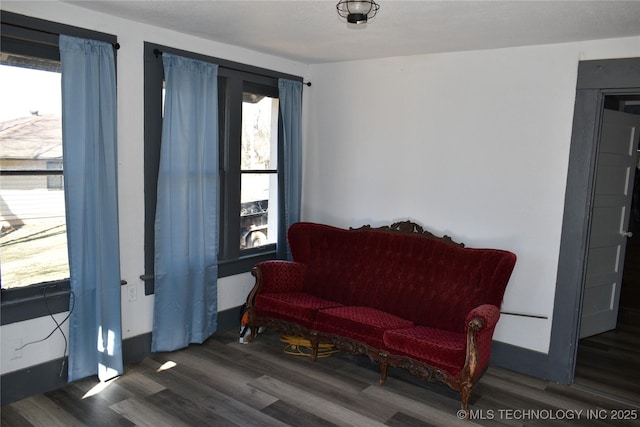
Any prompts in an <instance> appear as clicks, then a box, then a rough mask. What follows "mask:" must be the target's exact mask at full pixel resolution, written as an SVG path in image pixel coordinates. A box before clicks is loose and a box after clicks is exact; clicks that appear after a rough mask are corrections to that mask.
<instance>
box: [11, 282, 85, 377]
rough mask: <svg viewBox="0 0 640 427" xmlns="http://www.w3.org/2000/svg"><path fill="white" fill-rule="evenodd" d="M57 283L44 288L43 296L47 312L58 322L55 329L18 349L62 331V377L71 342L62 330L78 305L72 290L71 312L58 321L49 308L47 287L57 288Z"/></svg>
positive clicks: (19, 348)
mask: <svg viewBox="0 0 640 427" xmlns="http://www.w3.org/2000/svg"><path fill="white" fill-rule="evenodd" d="M55 287H56V285H52V286H47V287H45V288H42V298H43V299H44V305H45V306H46V307H47V312H48V313H49V317H51V319H53V322H54V323H55V324H56V327H55V328H53V330H52V331H51V332H50V333H49V335H47V336H46V337H44V338H42V339H40V340H35V341H30V342H28V343H26V344H23V345H22V346H20V347H18V348H16V351H17V350H22V349H23V348H25V347H26V346H28V345H32V344H37V343H40V342H42V341H46V340H48V339H49V338H50V337H51V335H53V334H54V333H55V332H56V331H57V330H59V331H60V333H61V334H62V338H64V353H62V365H61V366H60V377H61V378H62V373H63V372H64V360H65V357H67V348H68V346H69V343H68V341H67V336H66V335H65V333H64V331H63V330H62V325H64V323H65V322H66V321H67V320H69V317H71V313H73V309H74V307H75V305H76V295H75V294H74V293H73V291H71V290H70V291H69V292H70V296H71V306H70V308H69V314H67V317H65V318H64V319H63V320H62V322H60V323H58V321H57V320H56V318H55V317H54V316H53V313H52V312H51V309H50V308H49V303H48V302H47V298H48V297H47V289H49V288H55Z"/></svg>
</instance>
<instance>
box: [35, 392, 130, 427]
mask: <svg viewBox="0 0 640 427" xmlns="http://www.w3.org/2000/svg"><path fill="white" fill-rule="evenodd" d="M75 390H76V389H74V388H73V387H65V388H62V389H59V390H54V391H51V392H48V393H45V396H46V397H48V398H49V399H50V400H51V401H52V402H54V403H55V404H56V405H57V406H59V407H60V408H62V409H63V410H65V411H66V412H68V413H69V414H70V415H72V416H73V417H75V418H77V419H78V420H80V421H81V422H82V423H84V424H86V425H90V426H92V427H102V426H104V427H116V426H121V427H128V426H133V425H134V424H133V423H132V422H131V421H129V420H127V419H126V418H124V417H122V416H120V415H119V414H117V413H115V412H113V411H112V410H110V409H109V408H108V407H107V406H105V405H104V403H103V401H101V400H99V399H96V398H94V397H87V398H84V399H83V398H79V397H80V396H79V395H78V394H77V393H76V392H75ZM78 391H79V390H78Z"/></svg>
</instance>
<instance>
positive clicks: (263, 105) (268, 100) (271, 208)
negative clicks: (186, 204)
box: [240, 90, 278, 251]
mask: <svg viewBox="0 0 640 427" xmlns="http://www.w3.org/2000/svg"><path fill="white" fill-rule="evenodd" d="M255 92H259V91H257V90H254V91H252V92H243V93H242V140H241V157H240V250H241V251H242V250H244V249H250V248H257V247H261V246H264V245H266V244H269V243H277V241H278V216H277V215H276V214H273V213H277V212H278V98H275V97H270V96H266V95H261V94H260V93H255ZM269 212H271V213H272V215H269Z"/></svg>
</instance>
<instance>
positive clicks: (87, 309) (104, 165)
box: [59, 35, 123, 381]
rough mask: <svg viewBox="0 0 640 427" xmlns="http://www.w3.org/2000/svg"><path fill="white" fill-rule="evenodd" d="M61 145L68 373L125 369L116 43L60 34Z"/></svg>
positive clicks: (107, 374) (103, 376) (106, 375)
mask: <svg viewBox="0 0 640 427" xmlns="http://www.w3.org/2000/svg"><path fill="white" fill-rule="evenodd" d="M59 44H60V62H61V66H62V146H63V152H64V156H63V162H64V188H65V203H66V217H67V239H68V251H69V270H70V275H71V290H72V292H73V296H72V298H74V299H75V301H74V302H72V305H73V310H72V312H71V316H70V324H69V367H68V368H69V381H74V380H77V379H80V378H84V377H87V376H90V375H95V374H96V373H97V374H98V376H99V378H100V380H102V381H104V380H108V379H110V378H113V377H114V376H117V375H120V374H122V372H123V370H122V326H121V320H120V309H121V308H120V304H121V303H120V249H119V241H118V180H117V160H118V155H117V147H116V145H117V144H116V142H117V141H116V73H115V60H114V53H113V46H111V45H110V44H108V43H104V42H98V41H93V40H84V39H79V38H74V37H68V36H64V35H61V36H60V43H59Z"/></svg>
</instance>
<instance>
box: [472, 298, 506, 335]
mask: <svg viewBox="0 0 640 427" xmlns="http://www.w3.org/2000/svg"><path fill="white" fill-rule="evenodd" d="M476 318H477V319H480V320H481V321H482V325H481V327H480V329H479V330H482V329H487V328H490V329H493V328H495V327H496V324H497V323H498V319H499V318H500V309H499V308H498V307H496V306H495V305H491V304H482V305H479V306H478V307H476V308H474V309H473V310H471V311H470V312H469V313H468V314H467V318H466V320H465V324H466V325H469V322H471V321H472V320H473V319H476Z"/></svg>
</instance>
